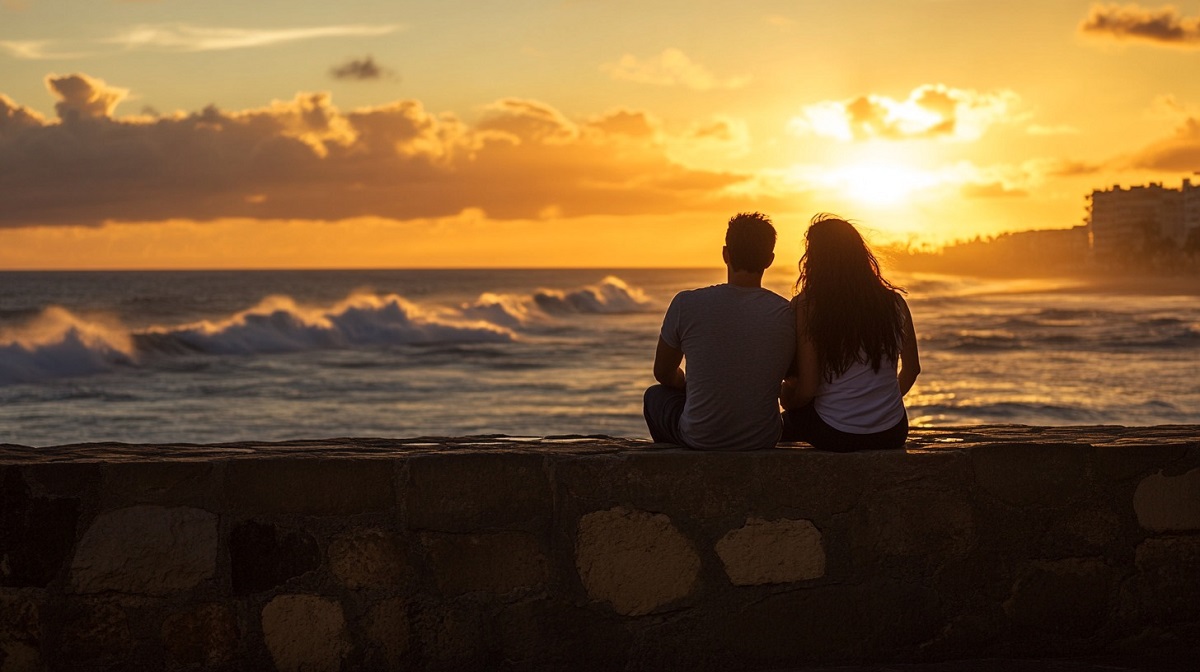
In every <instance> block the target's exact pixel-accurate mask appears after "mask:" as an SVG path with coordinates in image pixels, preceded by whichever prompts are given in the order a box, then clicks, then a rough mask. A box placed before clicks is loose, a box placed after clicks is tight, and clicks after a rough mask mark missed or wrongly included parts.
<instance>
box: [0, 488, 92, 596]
mask: <svg viewBox="0 0 1200 672" xmlns="http://www.w3.org/2000/svg"><path fill="white" fill-rule="evenodd" d="M0 477H2V478H3V481H2V482H0V586H4V587H13V588H24V587H36V588H44V587H46V586H47V585H49V584H50V583H51V582H52V581H53V580H54V579H55V578H56V577H57V576H58V575H59V572H60V571H61V570H62V568H63V565H64V564H65V563H66V560H67V556H69V555H70V553H71V547H72V546H73V545H74V544H75V526H76V525H77V524H78V522H79V500H78V499H73V498H52V497H41V496H34V495H33V493H32V492H31V489H30V486H29V485H28V484H27V483H26V482H25V480H24V478H22V476H21V470H20V469H16V468H9V469H5V470H4V471H3V474H2V476H0Z"/></svg>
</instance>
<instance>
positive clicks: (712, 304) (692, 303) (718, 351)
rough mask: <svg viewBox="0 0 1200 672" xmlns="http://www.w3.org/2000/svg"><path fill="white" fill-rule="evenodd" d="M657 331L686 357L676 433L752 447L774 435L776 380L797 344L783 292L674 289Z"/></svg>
mask: <svg viewBox="0 0 1200 672" xmlns="http://www.w3.org/2000/svg"><path fill="white" fill-rule="evenodd" d="M661 335H662V340H663V342H664V343H666V344H667V345H669V346H670V347H672V348H675V349H677V350H679V351H681V352H683V355H684V357H685V358H686V362H687V398H686V401H685V404H684V409H683V415H682V416H681V417H680V419H679V432H680V434H681V435H682V438H683V439H684V441H686V443H687V444H688V445H689V446H691V447H693V448H699V449H719V450H753V449H757V448H768V447H770V446H773V445H774V444H775V442H776V441H778V440H779V433H780V428H781V425H780V419H779V403H778V396H779V384H780V381H781V380H782V379H783V377H784V375H785V374H786V372H787V369H788V366H789V365H790V364H791V361H792V357H793V355H794V353H795V348H796V323H795V318H794V316H793V314H792V311H791V308H790V306H789V303H788V301H787V299H784V298H783V297H781V296H779V295H778V294H775V293H774V292H771V291H769V290H766V289H762V288H761V287H739V286H735V285H732V284H724V285H714V286H712V287H705V288H702V289H695V290H690V291H685V292H680V293H679V294H678V295H676V297H675V299H674V300H673V301H672V302H671V306H670V308H668V309H667V315H666V317H665V318H664V320H663V329H662V334H661Z"/></svg>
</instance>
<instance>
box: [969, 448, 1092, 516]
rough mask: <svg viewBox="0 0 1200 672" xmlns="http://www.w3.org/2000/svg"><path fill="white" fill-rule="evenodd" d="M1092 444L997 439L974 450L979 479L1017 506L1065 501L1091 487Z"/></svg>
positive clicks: (973, 454)
mask: <svg viewBox="0 0 1200 672" xmlns="http://www.w3.org/2000/svg"><path fill="white" fill-rule="evenodd" d="M1092 452H1093V449H1092V447H1091V446H1087V445H1078V444H1070V443H1061V444H1059V445H1055V446H1047V445H1042V444H1022V443H997V444H992V445H984V446H976V447H974V448H972V449H971V450H970V455H971V461H972V463H973V465H974V467H975V480H976V482H977V483H979V485H980V486H982V487H983V489H984V490H986V491H988V492H989V493H991V494H992V495H994V496H995V497H996V498H998V499H1000V500H1002V501H1004V502H1007V503H1009V504H1014V505H1017V506H1031V505H1042V506H1052V505H1062V504H1065V503H1068V502H1071V501H1073V500H1076V499H1078V498H1080V497H1082V496H1084V495H1085V494H1086V493H1087V491H1088V488H1089V487H1090V480H1091V479H1090V464H1089V462H1090V458H1091V455H1092Z"/></svg>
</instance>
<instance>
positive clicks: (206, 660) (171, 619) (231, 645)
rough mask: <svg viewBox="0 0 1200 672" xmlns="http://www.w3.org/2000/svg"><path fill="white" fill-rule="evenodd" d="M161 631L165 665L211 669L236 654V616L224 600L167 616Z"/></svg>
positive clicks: (226, 662)
mask: <svg viewBox="0 0 1200 672" xmlns="http://www.w3.org/2000/svg"><path fill="white" fill-rule="evenodd" d="M161 632H162V643H163V648H164V649H165V650H166V652H167V663H168V666H169V667H171V668H174V669H196V668H199V669H205V670H207V669H213V668H215V667H220V666H223V665H227V664H229V663H231V662H233V661H234V659H235V658H236V656H237V647H238V640H239V638H240V634H239V632H238V624H237V617H236V616H235V615H234V613H233V611H232V610H231V609H230V608H229V607H228V606H226V605H223V604H213V603H209V604H201V605H199V606H197V607H196V608H194V609H191V610H190V611H185V612H183V613H179V614H173V615H171V616H168V617H167V619H166V620H164V621H163V624H162V629H161Z"/></svg>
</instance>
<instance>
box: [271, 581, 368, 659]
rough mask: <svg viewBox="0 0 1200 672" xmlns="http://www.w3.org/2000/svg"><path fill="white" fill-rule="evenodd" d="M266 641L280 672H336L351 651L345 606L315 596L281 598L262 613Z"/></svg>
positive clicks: (272, 602)
mask: <svg viewBox="0 0 1200 672" xmlns="http://www.w3.org/2000/svg"><path fill="white" fill-rule="evenodd" d="M262 630H263V640H264V641H265V642H266V644H267V650H268V651H270V652H271V658H272V660H274V661H275V667H276V669H278V670H280V672H337V670H340V669H341V666H342V659H343V658H344V657H345V656H346V654H347V653H349V651H350V641H349V638H348V636H347V634H346V619H345V616H344V615H343V614H342V606H341V605H340V604H338V603H337V602H336V601H334V600H330V599H326V598H323V597H317V596H315V595H280V596H278V597H276V598H275V599H273V600H271V601H270V602H269V603H267V606H265V607H263V612H262Z"/></svg>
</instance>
